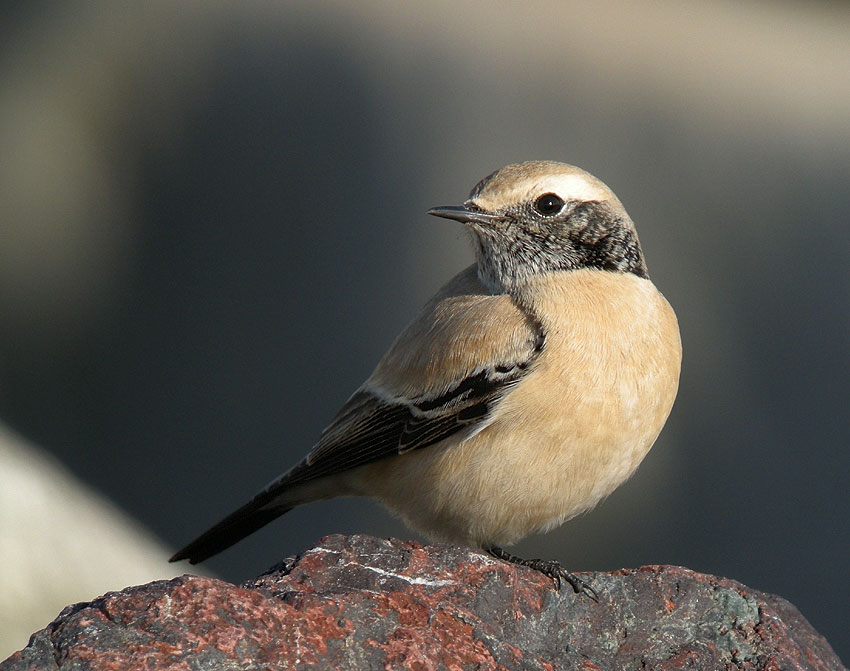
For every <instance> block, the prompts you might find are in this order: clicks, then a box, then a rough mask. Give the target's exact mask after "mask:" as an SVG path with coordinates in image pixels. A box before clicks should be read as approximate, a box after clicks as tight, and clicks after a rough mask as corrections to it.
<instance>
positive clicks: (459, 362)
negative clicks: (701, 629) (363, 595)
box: [171, 161, 682, 596]
mask: <svg viewBox="0 0 850 671" xmlns="http://www.w3.org/2000/svg"><path fill="white" fill-rule="evenodd" d="M428 214H432V215H435V216H438V217H445V218H447V219H454V220H456V221H459V222H461V223H463V224H465V225H466V227H467V228H468V230H469V231H470V232H471V234H472V241H473V245H474V247H475V256H476V262H475V264H473V265H472V266H470V267H468V268H466V269H465V270H463V271H462V272H461V273H459V274H458V275H457V276H455V277H454V278H453V279H452V280H451V281H450V282H449V283H448V284H446V285H445V286H444V287H443V288H442V289H440V291H439V292H438V293H437V295H436V296H434V297H433V298H432V299H431V300H430V301H429V302H428V303H427V305H425V307H424V309H423V310H422V312H421V313H420V314H419V316H418V317H416V319H414V320H413V323H411V324H410V325H409V326H408V327H407V328H406V329H405V330H404V331H403V332H402V333H401V335H400V336H399V337H398V338H397V339H396V341H395V342H394V343H393V345H392V346H391V347H390V349H389V351H388V352H387V353H386V354H385V355H384V357H383V358H382V359H381V361H380V362H379V363H378V366H377V368H376V369H375V371H374V372H373V373H372V376H371V377H370V378H369V379H368V380H366V382H365V383H364V384H363V386H362V387H360V389H358V390H357V391H356V392H355V393H354V395H353V396H352V397H351V398H350V399H349V400H348V401H347V402H346V403H345V405H344V406H343V407H342V409H341V410H340V411H339V412H338V413H337V415H336V417H334V419H333V421H332V422H331V424H330V426H328V427H327V428H326V429H325V430H324V431H323V432H322V434H321V437H320V438H319V441H318V442H317V443H316V445H315V446H314V447H313V449H312V450H311V451H310V453H309V454H308V455H307V456H306V457H305V458H304V459H303V460H302V461H300V462H299V463H298V464H296V465H295V466H294V467H293V468H292V469H290V470H289V471H288V472H286V473H285V474H284V475H282V476H281V477H280V478H278V479H277V480H275V481H274V482H272V483H271V484H270V485H269V486H268V487H266V488H265V489H264V490H263V491H262V492H260V493H259V494H257V495H256V496H255V497H254V498H253V499H251V500H250V501H249V502H248V503H246V504H245V505H244V506H242V507H241V508H239V509H238V510H237V511H235V512H234V513H232V514H231V515H229V516H228V517H226V518H225V519H224V520H222V521H221V522H219V523H218V524H216V525H215V526H214V527H212V528H211V529H210V530H209V531H207V532H206V533H204V534H203V535H201V536H200V537H199V538H198V539H197V540H195V541H193V542H192V543H190V544H189V545H187V546H186V547H185V548H183V549H182V550H180V551H179V552H178V553H177V554H175V555H174V556H173V557H172V558H171V561H177V560H180V559H189V561H190V562H191V563H193V564H194V563H196V562H199V561H202V560H204V559H206V558H207V557H210V556H211V555H214V554H216V553H218V552H221V551H222V550H224V549H225V548H227V547H229V546H230V545H232V544H234V543H236V542H237V541H239V540H240V539H242V538H244V537H245V536H247V535H248V534H250V533H252V532H254V531H255V530H257V529H259V528H260V527H262V526H263V525H265V524H267V523H268V522H270V521H272V520H273V519H275V518H276V517H278V516H279V515H282V514H283V513H285V512H287V511H289V510H291V509H292V508H294V507H295V506H299V505H301V504H304V503H309V502H312V501H318V500H322V499H328V498H332V497H336V496H369V497H372V498H374V499H377V500H378V501H380V502H381V503H383V504H384V505H385V506H386V507H387V508H389V510H390V511H392V512H393V513H395V514H396V515H398V516H399V517H401V518H402V519H403V520H404V521H405V522H406V523H407V524H408V525H409V526H411V527H412V528H414V529H417V530H419V531H421V532H422V533H424V534H425V535H426V536H428V537H430V538H432V539H435V540H441V541H447V542H454V543H459V544H463V545H468V546H473V547H477V548H481V549H483V550H485V551H487V552H489V553H491V554H492V555H493V556H495V557H497V558H500V559H503V560H506V561H511V562H514V563H518V564H523V565H526V566H532V567H533V568H536V569H538V570H540V571H543V572H544V573H546V574H547V575H549V576H550V577H551V578H552V579H553V580H554V582H555V584H556V585H559V584H560V580H561V579H564V580H566V581H568V582H569V583H570V584H571V585H572V586H573V588H574V589H575V590H576V591H579V590H584V591H586V592H587V593H588V594H590V595H591V596H593V595H594V592H593V590H592V588H590V587H589V586H588V585H586V584H585V583H584V582H583V581H582V580H581V579H579V578H578V577H577V576H575V575H574V574H572V573H570V572H568V571H566V570H565V569H563V568H562V567H561V566H560V565H559V564H558V563H557V562H553V561H543V560H537V559H536V560H524V559H520V558H519V557H515V556H513V555H511V554H509V553H507V552H506V551H504V550H503V549H502V548H501V547H500V546H502V545H510V544H511V543H515V542H516V541H518V540H520V539H521V538H523V537H524V536H526V535H528V534H531V533H535V532H544V531H548V530H550V529H553V528H554V527H556V526H558V525H560V524H561V523H563V522H564V521H566V520H568V519H570V518H571V517H573V516H575V515H577V514H579V513H581V512H584V511H586V510H589V509H590V508H592V507H593V506H595V505H596V504H597V503H598V502H599V501H600V500H601V499H602V498H604V497H605V496H607V495H608V494H610V493H611V492H612V491H613V490H614V489H615V488H616V487H617V486H619V485H620V484H621V483H623V482H624V481H625V480H626V479H627V478H628V477H629V476H630V475H631V474H632V473H633V472H634V471H635V469H636V468H637V466H638V464H639V463H640V462H641V460H642V459H643V458H644V456H645V455H646V453H647V452H648V451H649V448H650V447H651V446H652V444H653V443H654V442H655V439H656V438H657V436H658V434H659V432H660V431H661V428H662V426H663V425H664V422H665V421H666V419H667V416H668V414H669V413H670V409H671V407H672V405H673V400H674V398H675V396H676V390H677V387H678V383H679V369H680V364H681V356H682V350H681V342H680V339H679V328H678V325H677V322H676V316H675V314H674V313H673V310H672V308H671V307H670V305H669V304H668V303H667V301H666V300H665V299H664V297H663V296H662V295H661V294H660V293H659V292H658V290H657V289H656V288H655V286H654V285H653V284H652V282H650V280H649V276H648V274H647V270H646V264H645V262H644V257H643V252H642V250H641V246H640V243H639V242H638V236H637V233H636V231H635V228H634V224H633V223H632V221H631V219H630V218H629V216H628V214H626V211H625V209H624V208H623V206H622V205H621V204H620V201H619V200H618V199H617V197H616V196H615V195H614V194H613V192H612V191H611V190H610V189H609V188H608V187H607V186H605V184H603V183H602V182H601V181H599V180H598V179H596V178H595V177H593V176H591V175H589V174H588V173H586V172H584V171H583V170H581V169H579V168H576V167H574V166H570V165H566V164H563V163H556V162H552V161H531V162H526V163H518V164H515V165H509V166H507V167H506V168H503V169H501V170H499V171H497V172H494V173H493V174H491V175H490V176H489V177H486V178H485V179H483V180H482V181H481V182H479V183H478V185H477V186H476V187H475V188H474V189H473V190H472V192H471V193H470V195H469V198H468V200H467V201H466V202H465V203H463V205H460V206H449V207H436V208H434V209H432V210H429V211H428Z"/></svg>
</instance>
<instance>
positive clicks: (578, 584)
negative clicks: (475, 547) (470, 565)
mask: <svg viewBox="0 0 850 671" xmlns="http://www.w3.org/2000/svg"><path fill="white" fill-rule="evenodd" d="M484 549H485V550H486V551H487V552H488V553H490V554H491V555H493V556H494V557H495V558H496V559H501V560H502V561H506V562H508V563H509V564H517V565H518V566H527V567H528V568H533V569H534V570H535V571H540V572H541V573H542V574H543V575H545V576H548V577H549V578H551V579H552V582H554V583H555V588H556V589H561V580H565V581H566V582H568V583H569V584H570V586H571V587H572V588H573V590H574V591H575V593H576V594H580V593H582V592H583V593H584V594H586V595H587V596H589V597H590V598H591V599H593V600H594V601H597V602H598V601H599V595H598V594H597V593H596V590H595V589H593V588H592V587H591V586H590V585H588V584H587V583H586V582H585V581H584V580H582V579H581V578H579V577H578V576H577V575H576V574H575V573H570V572H569V571H568V570H567V569H565V568H564V567H563V566H561V565H560V564H559V563H558V562H557V561H554V560H546V559H523V558H522V557H517V556H516V555H512V554H511V553H510V552H506V551H505V550H503V549H502V548H500V547H499V546H497V545H489V546H487V547H486V548H484Z"/></svg>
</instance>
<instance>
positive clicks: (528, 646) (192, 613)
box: [0, 536, 846, 671]
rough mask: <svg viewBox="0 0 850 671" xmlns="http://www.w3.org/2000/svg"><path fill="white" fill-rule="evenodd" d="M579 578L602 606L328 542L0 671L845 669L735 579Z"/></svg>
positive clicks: (112, 598)
mask: <svg viewBox="0 0 850 671" xmlns="http://www.w3.org/2000/svg"><path fill="white" fill-rule="evenodd" d="M583 577H584V579H585V580H587V581H589V582H590V584H591V585H592V586H593V587H594V589H595V590H596V591H597V593H598V594H599V601H598V602H594V601H592V600H591V599H589V598H588V597H587V596H583V595H577V594H575V593H573V590H572V589H571V588H570V587H569V586H565V587H564V588H562V589H561V590H560V592H559V591H556V590H555V589H554V588H553V586H552V582H551V581H550V580H549V579H547V578H545V577H544V576H542V575H540V574H538V573H536V572H534V571H532V570H529V569H525V568H520V567H515V566H512V565H508V564H505V563H502V562H499V561H496V560H494V559H491V558H489V557H487V556H485V555H482V554H479V553H475V552H471V551H469V550H464V549H461V548H456V547H451V546H444V545H435V546H421V545H418V544H416V543H408V542H402V541H398V540H380V539H377V538H372V537H369V536H351V537H345V536H329V537H328V538H325V539H324V540H323V541H322V542H321V544H319V545H318V546H316V547H314V548H312V549H310V550H308V551H307V552H305V553H304V554H302V555H300V556H299V557H296V558H295V559H291V560H287V561H286V562H284V563H283V564H281V565H280V566H278V567H275V569H273V570H272V571H270V572H269V573H267V574H266V575H263V576H260V577H259V578H257V579H256V580H254V581H251V582H249V583H246V584H244V585H242V586H239V587H237V586H235V585H231V584H229V583H225V582H222V581H219V580H213V579H210V578H199V577H195V576H183V577H180V578H175V579H174V580H170V581H160V582H153V583H150V584H148V585H143V586H140V587H131V588H128V589H125V590H123V591H121V592H114V593H110V594H107V595H106V596H103V597H101V598H99V599H95V600H94V601H92V602H91V603H83V604H77V605H75V606H69V607H68V608H66V609H65V610H64V611H63V612H62V613H60V615H59V617H57V618H56V620H54V621H53V622H52V623H51V624H50V625H48V626H47V628H45V629H42V630H41V631H39V632H36V633H35V634H34V635H33V637H32V638H31V640H30V643H29V645H28V646H27V647H26V648H25V649H24V650H22V651H20V652H17V653H15V654H14V655H12V657H10V658H9V659H7V660H6V661H5V662H3V663H2V664H0V671H23V670H25V669H27V670H29V669H39V670H48V669H75V670H77V669H79V670H83V669H122V670H125V671H131V670H135V669H158V670H162V669H181V670H191V669H231V668H233V669H236V668H238V669H417V670H421V671H429V670H431V669H472V668H475V669H529V670H530V669H539V670H547V669H581V670H584V671H600V670H602V669H605V670H608V669H617V670H621V669H722V670H731V669H764V670H766V671H780V670H782V671H785V670H789V671H790V670H797V669H808V670H812V671H821V670H822V671H827V670H830V671H838V670H840V669H844V667H843V666H842V665H841V662H840V661H839V659H838V658H837V657H836V656H835V653H834V652H833V651H832V649H831V648H830V647H829V644H828V643H827V642H826V640H825V639H824V638H823V637H822V636H820V635H819V634H818V633H817V632H815V631H814V630H813V629H812V628H811V626H810V625H809V624H808V622H806V620H805V619H804V618H803V616H802V615H800V613H799V612H798V611H797V610H796V609H795V608H794V606H792V605H791V604H790V603H788V602H787V601H785V600H784V599H781V598H779V597H776V596H771V595H769V594H764V593H762V592H757V591H755V590H751V589H749V588H747V587H745V586H743V585H741V584H740V583H737V582H735V581H733V580H727V579H724V578H716V577H713V576H709V575H704V574H700V573H694V572H693V571H689V570H688V569H684V568H678V567H674V566H644V567H642V568H639V569H634V570H622V571H615V572H613V573H587V574H583ZM845 671H846V670H845Z"/></svg>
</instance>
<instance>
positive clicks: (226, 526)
mask: <svg viewBox="0 0 850 671" xmlns="http://www.w3.org/2000/svg"><path fill="white" fill-rule="evenodd" d="M275 498H277V497H276V496H274V495H272V494H271V492H270V491H269V490H268V489H267V490H265V491H263V492H261V493H260V494H257V496H255V497H254V498H253V499H251V500H250V501H248V503H246V504H245V505H244V506H242V507H241V508H239V509H238V510H236V511H234V512H232V513H231V514H230V515H228V516H227V517H225V518H224V519H223V520H222V521H221V522H219V523H218V524H216V525H215V526H213V527H212V528H211V529H208V530H207V531H205V532H204V533H203V534H201V535H200V536H198V537H197V538H196V539H195V540H193V541H192V542H191V543H189V544H188V545H187V546H186V547H184V548H183V549H182V550H178V551H177V552H176V553H175V554H174V556H173V557H171V559H169V560H168V561H171V562H175V561H180V560H181V559H188V560H189V563H190V564H197V563H198V562H202V561H204V560H205V559H208V558H209V557H212V556H213V555H215V554H218V553H219V552H221V551H222V550H226V549H227V548H229V547H230V546H231V545H233V544H235V543H237V542H239V541H241V540H242V539H243V538H245V536H248V535H249V534H252V533H254V532H255V531H256V530H257V529H259V528H260V527H263V526H265V525H266V524H268V523H269V522H271V521H272V520H273V519H275V518H277V517H280V516H281V515H283V514H284V513H287V512H289V511H290V510H292V509H293V508H294V507H295V506H296V505H298V504H297V503H290V504H288V505H287V504H276V502H275Z"/></svg>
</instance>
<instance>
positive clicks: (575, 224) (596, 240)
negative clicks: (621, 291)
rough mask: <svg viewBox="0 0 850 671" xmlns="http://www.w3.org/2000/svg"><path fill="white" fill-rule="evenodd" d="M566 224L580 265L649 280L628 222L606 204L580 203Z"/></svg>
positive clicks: (641, 255)
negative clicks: (630, 274)
mask: <svg viewBox="0 0 850 671" xmlns="http://www.w3.org/2000/svg"><path fill="white" fill-rule="evenodd" d="M565 223H566V224H567V237H568V238H569V239H570V241H571V243H572V246H573V249H574V252H575V256H576V260H577V261H578V264H579V266H581V267H585V268H598V269H599V270H610V271H614V272H622V273H634V274H635V275H637V276H638V277H643V278H644V279H646V278H648V277H649V275H648V274H647V271H646V263H645V262H644V258H643V251H642V250H641V247H640V242H638V238H637V235H636V234H635V232H634V228H633V227H632V225H631V222H629V221H627V220H624V219H623V218H622V217H621V216H618V215H617V214H616V213H615V212H614V211H613V210H612V209H611V207H610V206H609V205H608V204H607V203H603V202H597V201H587V202H584V203H579V204H578V205H577V206H576V207H575V208H574V209H573V211H572V212H571V213H570V216H569V219H568V221H567V222H565Z"/></svg>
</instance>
